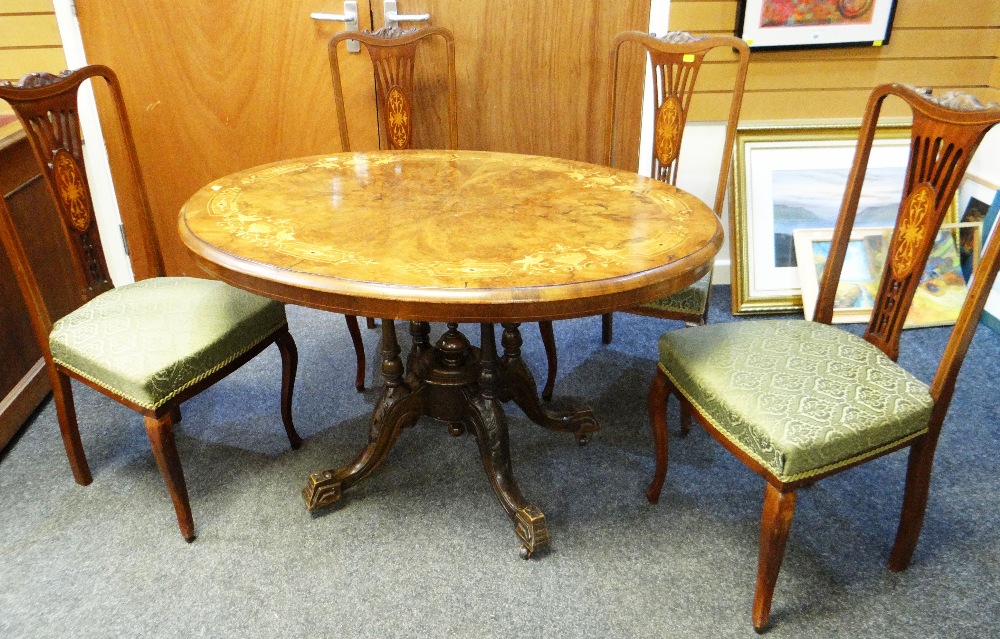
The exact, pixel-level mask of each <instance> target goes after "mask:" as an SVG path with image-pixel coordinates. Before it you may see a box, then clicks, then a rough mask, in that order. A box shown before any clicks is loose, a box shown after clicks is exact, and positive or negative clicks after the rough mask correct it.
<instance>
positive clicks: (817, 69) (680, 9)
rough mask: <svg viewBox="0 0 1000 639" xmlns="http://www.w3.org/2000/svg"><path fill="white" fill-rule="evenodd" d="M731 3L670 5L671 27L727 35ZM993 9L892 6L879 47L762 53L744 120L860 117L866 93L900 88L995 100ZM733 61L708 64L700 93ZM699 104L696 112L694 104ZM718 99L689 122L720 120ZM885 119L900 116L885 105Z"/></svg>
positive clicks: (972, 0) (999, 43) (923, 2)
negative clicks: (888, 30) (892, 85)
mask: <svg viewBox="0 0 1000 639" xmlns="http://www.w3.org/2000/svg"><path fill="white" fill-rule="evenodd" d="M736 6H737V2H736V0H673V1H672V2H671V7H670V28H671V29H674V30H682V31H691V32H692V33H706V34H732V33H733V30H734V27H735V21H736ZM998 55H1000V2H996V0H966V1H964V2H958V3H949V4H948V9H947V11H942V10H941V3H940V2H939V1H938V0H898V2H897V9H896V18H895V22H894V26H893V31H892V35H891V38H890V41H889V44H888V45H886V46H884V47H856V48H845V49H812V50H801V51H767V52H760V51H758V52H754V53H752V54H751V63H750V71H749V74H748V77H747V95H746V98H745V99H744V106H743V113H742V118H741V119H743V120H777V119H806V118H809V119H815V118H820V119H827V118H830V119H832V118H860V117H861V115H862V113H863V112H864V107H865V104H866V101H867V96H868V94H869V93H870V91H871V89H872V88H873V87H875V86H876V85H878V84H881V83H884V82H905V83H907V84H916V85H920V86H929V87H932V88H934V89H935V90H952V89H958V90H962V91H968V92H970V93H973V94H975V95H978V96H980V97H981V98H983V99H994V100H995V99H997V94H998V93H1000V80H998V79H1000V67H998V64H1000V62H998ZM734 60H735V56H723V58H721V59H719V60H715V61H712V63H711V64H708V65H706V67H705V68H704V70H703V71H702V73H703V76H702V78H701V79H700V81H699V82H700V85H699V90H700V91H701V92H702V93H704V94H712V93H714V92H717V91H718V90H719V88H720V80H719V79H720V78H721V77H724V76H725V75H726V74H725V70H724V69H722V68H720V66H721V65H725V64H731V63H732V62H733V61H734ZM699 102H701V104H700V105H699V104H698V103H699ZM726 108H727V105H726V104H725V101H724V100H721V99H720V100H701V101H698V100H696V102H695V103H694V108H693V111H692V114H691V117H692V119H694V120H722V119H724V118H725V114H726ZM886 113H887V115H902V114H903V113H902V112H901V111H899V112H896V107H894V106H893V105H892V104H891V101H890V103H887V111H886Z"/></svg>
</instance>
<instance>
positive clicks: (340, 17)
mask: <svg viewBox="0 0 1000 639" xmlns="http://www.w3.org/2000/svg"><path fill="white" fill-rule="evenodd" d="M309 17H310V18H312V19H313V20H319V21H321V22H343V23H344V31H357V30H358V3H357V1H356V0H344V13H342V14H340V13H320V12H318V11H314V12H312V13H310V14H309ZM347 51H348V52H350V53H357V52H358V51H361V43H360V42H358V41H357V40H348V41H347Z"/></svg>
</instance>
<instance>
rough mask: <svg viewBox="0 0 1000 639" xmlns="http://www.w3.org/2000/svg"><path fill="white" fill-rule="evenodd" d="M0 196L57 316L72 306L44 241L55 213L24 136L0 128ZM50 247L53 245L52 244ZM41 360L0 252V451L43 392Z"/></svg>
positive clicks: (57, 255) (59, 256) (58, 263)
mask: <svg viewBox="0 0 1000 639" xmlns="http://www.w3.org/2000/svg"><path fill="white" fill-rule="evenodd" d="M0 194H2V195H3V197H4V199H6V200H7V204H8V206H9V207H10V210H11V213H12V215H13V216H14V220H15V224H16V225H17V227H18V230H19V231H20V233H21V237H22V241H23V242H24V243H25V249H26V250H27V252H28V255H29V258H30V259H31V261H32V265H33V266H34V268H35V270H36V272H37V273H38V275H39V279H40V281H41V288H42V293H43V295H45V296H46V299H48V300H49V301H50V303H51V304H53V305H54V307H53V311H54V312H55V314H56V316H57V317H59V316H61V315H63V314H65V313H67V312H69V311H70V310H72V309H73V308H74V307H75V306H76V305H77V302H76V300H75V299H74V294H73V291H72V287H67V286H66V285H65V283H67V282H72V281H73V280H72V279H71V277H70V270H69V263H68V262H67V261H66V256H65V254H64V253H62V252H60V251H54V250H53V249H52V243H51V242H48V241H46V238H53V237H56V238H58V237H60V234H61V231H60V230H59V227H58V218H57V217H56V211H55V208H54V206H53V204H52V200H51V198H50V197H49V194H48V191H47V189H46V187H45V181H44V179H43V178H42V175H41V173H40V172H39V170H38V165H37V163H36V161H35V157H34V155H32V152H31V147H30V146H29V145H28V141H27V139H26V138H25V136H24V132H23V131H21V130H20V128H19V127H18V126H17V125H16V124H15V125H7V126H4V127H2V128H0ZM56 245H59V244H58V242H57V243H56ZM49 390H50V388H49V380H48V376H47V375H46V373H45V366H44V360H43V359H42V356H41V351H40V350H39V348H38V344H37V342H36V341H35V335H34V332H33V331H32V328H31V321H30V320H29V318H28V310H27V308H26V307H25V303H24V298H23V297H22V296H21V290H20V288H18V285H17V280H16V279H15V278H14V272H13V270H12V268H11V265H10V262H9V260H8V257H7V254H6V252H4V251H3V250H2V249H0V450H2V449H4V448H5V447H6V446H7V444H8V443H9V442H10V440H11V439H12V438H13V437H14V435H16V434H17V432H18V431H19V430H20V429H21V427H22V426H23V425H24V424H25V422H26V421H27V419H28V418H29V417H30V416H31V414H32V412H34V410H35V409H36V408H37V407H38V406H39V404H41V403H42V401H43V400H44V399H45V397H46V396H47V395H48V393H49Z"/></svg>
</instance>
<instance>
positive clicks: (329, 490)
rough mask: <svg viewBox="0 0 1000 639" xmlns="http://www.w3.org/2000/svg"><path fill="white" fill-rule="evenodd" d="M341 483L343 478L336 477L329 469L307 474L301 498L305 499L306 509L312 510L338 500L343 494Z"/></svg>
mask: <svg viewBox="0 0 1000 639" xmlns="http://www.w3.org/2000/svg"><path fill="white" fill-rule="evenodd" d="M342 485H343V478H341V477H336V476H335V475H334V473H333V472H332V471H329V470H328V471H324V472H321V473H312V474H311V475H309V481H308V483H306V487H305V488H303V489H302V499H304V500H305V501H306V510H308V511H310V512H312V511H314V510H317V509H319V508H323V507H324V506H329V505H330V504H332V503H333V502H335V501H338V500H339V499H340V496H341V495H342V494H343V490H342Z"/></svg>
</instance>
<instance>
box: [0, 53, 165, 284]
mask: <svg viewBox="0 0 1000 639" xmlns="http://www.w3.org/2000/svg"><path fill="white" fill-rule="evenodd" d="M96 77H100V78H103V79H104V81H105V83H106V84H107V86H108V90H109V92H110V94H111V101H112V103H113V104H114V109H115V115H116V116H117V119H118V126H120V127H121V129H122V132H123V140H124V144H125V149H124V151H125V155H126V157H127V159H128V165H129V172H130V179H132V180H133V181H134V184H135V188H136V192H137V193H138V196H139V199H140V202H139V206H140V208H141V211H140V213H141V214H140V215H139V216H138V222H139V224H140V225H141V226H142V228H141V229H140V233H139V234H138V237H140V238H142V241H143V243H144V246H143V247H142V250H143V251H144V252H145V254H146V255H147V256H149V261H150V264H151V265H152V266H153V268H154V270H155V272H154V273H153V275H154V276H162V275H163V274H164V267H163V259H162V257H161V255H160V251H159V247H158V246H157V245H156V240H155V238H156V234H155V230H154V228H153V221H152V215H151V213H150V208H149V200H148V197H147V195H146V189H145V184H144V182H143V179H142V172H141V169H140V168H139V162H138V159H137V156H136V151H135V144H134V142H133V138H132V130H131V126H130V124H129V121H128V117H127V116H126V113H125V102H124V100H123V98H122V93H121V87H120V86H119V84H118V77H117V76H116V75H115V74H114V72H113V71H111V69H109V68H108V67H105V66H101V65H92V66H88V67H85V68H83V69H78V70H76V71H64V72H63V73H61V74H60V75H58V76H57V75H53V74H51V73H32V74H29V75H27V76H25V77H24V78H23V79H22V80H21V81H20V82H19V83H17V85H16V86H14V85H10V84H7V85H6V86H2V85H0V99H3V100H6V101H7V102H8V103H9V104H10V105H11V107H12V108H13V110H14V113H16V114H17V117H18V119H19V120H20V121H21V125H22V127H23V128H24V131H25V133H26V135H27V136H28V138H29V140H30V142H31V148H32V150H33V152H34V154H35V159H36V160H38V164H39V166H41V167H42V175H43V176H44V177H45V182H46V185H47V187H48V190H49V193H50V195H51V196H52V199H53V201H54V202H55V203H56V206H57V208H58V210H59V212H60V213H61V214H62V218H63V219H62V221H63V224H62V227H63V229H64V231H65V233H66V240H67V244H68V246H70V247H71V251H72V254H73V258H74V261H75V263H76V264H78V265H79V267H80V268H77V269H75V270H76V272H77V273H79V275H80V281H79V282H78V284H79V289H80V300H81V303H84V302H86V301H88V300H90V299H93V298H94V297H96V296H97V295H98V294H100V293H102V292H104V291H106V290H108V289H110V288H111V278H110V276H109V274H108V266H107V262H106V261H105V258H104V251H103V248H102V246H101V238H100V234H99V233H98V229H97V220H96V218H95V215H94V205H93V201H92V199H91V194H90V191H89V188H88V186H87V173H86V168H85V165H84V159H83V142H84V141H83V135H82V132H81V128H80V115H79V109H78V107H77V102H78V94H79V90H80V85H82V84H83V83H84V82H85V81H87V80H90V79H91V78H96Z"/></svg>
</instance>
